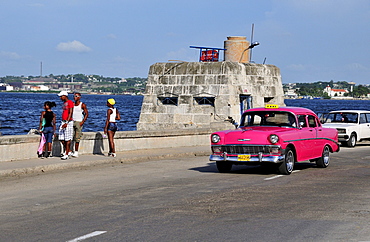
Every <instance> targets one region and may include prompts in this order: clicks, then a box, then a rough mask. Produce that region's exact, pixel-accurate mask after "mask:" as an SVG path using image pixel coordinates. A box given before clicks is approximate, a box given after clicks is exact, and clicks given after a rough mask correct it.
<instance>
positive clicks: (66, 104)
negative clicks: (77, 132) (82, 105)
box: [58, 91, 74, 160]
mask: <svg viewBox="0 0 370 242" xmlns="http://www.w3.org/2000/svg"><path fill="white" fill-rule="evenodd" d="M58 96H59V97H60V100H62V101H63V112H62V123H61V125H60V128H59V141H61V142H62V145H63V148H64V151H65V153H64V155H63V156H62V158H61V159H62V160H66V159H69V156H70V155H71V147H70V146H71V140H72V138H73V119H72V117H73V108H74V103H73V102H72V101H71V100H69V99H68V92H66V91H61V92H60V93H59V94H58Z"/></svg>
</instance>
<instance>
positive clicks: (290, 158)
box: [286, 151, 294, 172]
mask: <svg viewBox="0 0 370 242" xmlns="http://www.w3.org/2000/svg"><path fill="white" fill-rule="evenodd" d="M293 166H294V154H293V152H292V151H289V153H288V154H287V158H286V169H287V170H288V172H292V171H293Z"/></svg>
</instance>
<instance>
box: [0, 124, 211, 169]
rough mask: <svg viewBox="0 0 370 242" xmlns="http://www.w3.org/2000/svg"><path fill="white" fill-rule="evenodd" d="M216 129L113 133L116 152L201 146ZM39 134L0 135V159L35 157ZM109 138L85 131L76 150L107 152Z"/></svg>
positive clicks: (58, 148) (56, 151) (55, 146)
mask: <svg viewBox="0 0 370 242" xmlns="http://www.w3.org/2000/svg"><path fill="white" fill-rule="evenodd" d="M214 131H216V130H212V129H208V128H204V129H182V130H151V131H119V132H117V133H116V135H115V145H116V152H124V151H132V150H141V149H142V150H144V149H157V148H175V147H186V146H203V145H209V144H210V138H209V137H210V134H211V133H212V132H214ZM39 140H40V136H39V135H7V136H0V162H4V161H16V160H24V159H30V158H35V157H37V154H36V152H37V149H38V145H39ZM108 150H109V146H108V139H107V138H103V133H101V132H84V135H83V137H82V139H81V142H80V148H79V154H103V153H108ZM60 153H61V146H60V142H59V141H58V139H57V137H56V138H55V139H54V142H53V155H54V156H59V155H60Z"/></svg>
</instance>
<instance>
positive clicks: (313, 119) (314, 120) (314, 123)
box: [308, 115, 317, 128]
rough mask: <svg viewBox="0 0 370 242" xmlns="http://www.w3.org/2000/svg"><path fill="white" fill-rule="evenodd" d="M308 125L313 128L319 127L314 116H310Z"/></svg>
mask: <svg viewBox="0 0 370 242" xmlns="http://www.w3.org/2000/svg"><path fill="white" fill-rule="evenodd" d="M308 125H309V126H310V127H311V128H315V127H316V126H317V125H316V119H315V117H314V116H312V115H308Z"/></svg>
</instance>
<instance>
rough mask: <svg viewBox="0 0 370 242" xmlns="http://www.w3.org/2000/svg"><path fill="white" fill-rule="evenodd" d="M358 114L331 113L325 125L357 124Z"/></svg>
mask: <svg viewBox="0 0 370 242" xmlns="http://www.w3.org/2000/svg"><path fill="white" fill-rule="evenodd" d="M357 119H358V114H357V113H343V112H340V113H329V115H328V117H327V118H326V120H325V123H357Z"/></svg>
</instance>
